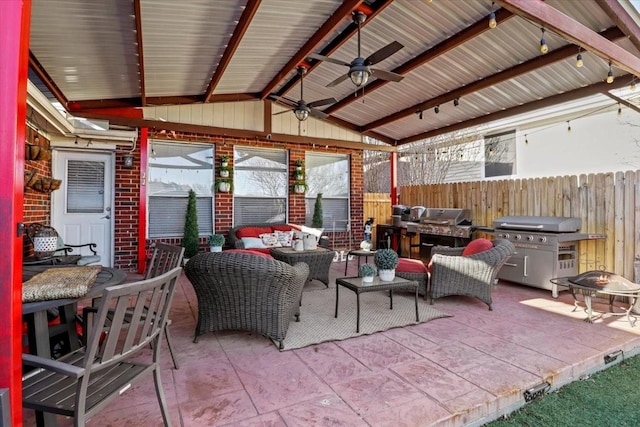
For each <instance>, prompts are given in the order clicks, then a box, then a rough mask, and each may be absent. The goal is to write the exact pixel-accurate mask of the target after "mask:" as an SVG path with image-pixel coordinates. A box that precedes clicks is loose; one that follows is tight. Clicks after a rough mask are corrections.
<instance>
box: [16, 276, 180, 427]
mask: <svg viewBox="0 0 640 427" xmlns="http://www.w3.org/2000/svg"><path fill="white" fill-rule="evenodd" d="M181 271H182V268H174V269H173V270H170V271H169V272H167V273H165V274H162V275H160V276H157V277H155V278H152V279H147V280H142V281H139V282H133V283H125V284H122V285H116V286H110V287H107V288H105V290H104V291H103V293H102V295H101V297H100V300H99V303H98V306H97V307H96V309H97V314H95V317H94V319H93V322H92V327H91V329H90V332H89V336H88V339H87V344H86V345H85V346H83V347H81V348H80V349H78V350H76V351H74V352H72V353H69V354H67V355H64V356H62V357H61V358H60V359H58V360H51V359H48V358H44V357H40V356H35V355H31V354H23V355H22V361H23V364H24V366H25V367H33V368H35V369H33V370H31V371H28V372H27V369H25V372H27V373H26V374H25V375H24V376H23V378H22V406H23V407H24V408H28V409H33V410H36V411H37V412H47V413H53V414H59V415H64V416H68V417H73V419H74V425H75V426H84V425H85V423H86V420H87V418H90V417H91V416H93V415H94V414H95V413H96V412H98V411H99V410H100V409H102V408H104V407H105V406H106V405H108V404H109V403H110V402H111V401H113V400H114V399H116V398H117V397H118V396H120V395H121V394H123V393H125V392H126V391H127V390H128V389H129V388H131V385H132V384H133V383H135V382H136V381H138V380H139V379H141V378H142V377H143V376H144V375H146V374H153V379H154V382H155V389H156V395H157V398H158V403H159V404H160V410H161V412H162V418H163V421H164V425H165V426H171V418H170V416H169V412H168V409H167V402H166V399H165V396H164V391H163V389H162V380H161V378H160V372H161V368H160V365H159V360H160V359H159V358H160V341H161V334H162V331H163V330H164V328H165V325H166V323H167V318H168V315H169V309H170V306H171V300H172V299H173V295H174V293H175V287H176V282H177V279H178V276H179V275H180V273H181ZM105 330H107V331H108V333H107V334H103V332H104V331H105ZM149 345H151V347H152V348H153V351H152V352H151V353H148V351H147V352H146V353H147V354H145V351H143V350H144V349H145V348H146V347H147V346H149Z"/></svg>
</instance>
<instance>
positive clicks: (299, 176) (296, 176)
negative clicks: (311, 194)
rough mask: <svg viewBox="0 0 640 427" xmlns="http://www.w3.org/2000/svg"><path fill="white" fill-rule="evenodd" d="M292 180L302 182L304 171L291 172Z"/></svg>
mask: <svg viewBox="0 0 640 427" xmlns="http://www.w3.org/2000/svg"><path fill="white" fill-rule="evenodd" d="M293 179H295V180H296V181H302V180H304V171H302V170H297V169H296V170H294V171H293Z"/></svg>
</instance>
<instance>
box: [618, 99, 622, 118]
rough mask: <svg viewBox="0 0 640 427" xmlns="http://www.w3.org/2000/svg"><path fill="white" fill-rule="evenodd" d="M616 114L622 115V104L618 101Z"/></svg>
mask: <svg viewBox="0 0 640 427" xmlns="http://www.w3.org/2000/svg"><path fill="white" fill-rule="evenodd" d="M618 115H619V116H621V115H622V106H621V105H620V103H619V102H618Z"/></svg>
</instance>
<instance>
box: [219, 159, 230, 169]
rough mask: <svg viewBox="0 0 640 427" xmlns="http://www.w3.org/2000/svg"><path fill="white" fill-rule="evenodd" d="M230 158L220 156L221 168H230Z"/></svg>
mask: <svg viewBox="0 0 640 427" xmlns="http://www.w3.org/2000/svg"><path fill="white" fill-rule="evenodd" d="M229 160H230V157H229V156H220V167H223V168H226V167H228V166H229Z"/></svg>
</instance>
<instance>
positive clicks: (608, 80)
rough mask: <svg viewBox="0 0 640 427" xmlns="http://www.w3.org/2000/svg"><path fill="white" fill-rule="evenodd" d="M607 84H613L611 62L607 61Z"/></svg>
mask: <svg viewBox="0 0 640 427" xmlns="http://www.w3.org/2000/svg"><path fill="white" fill-rule="evenodd" d="M607 83H609V84H611V83H613V70H611V61H609V72H608V73H607Z"/></svg>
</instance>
